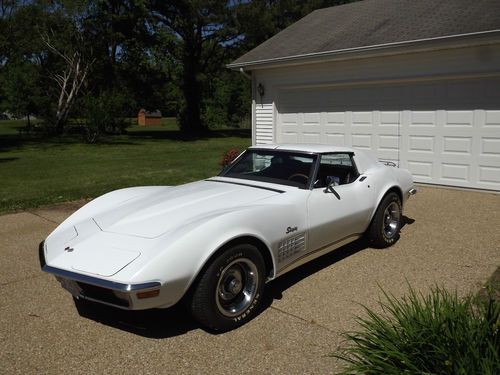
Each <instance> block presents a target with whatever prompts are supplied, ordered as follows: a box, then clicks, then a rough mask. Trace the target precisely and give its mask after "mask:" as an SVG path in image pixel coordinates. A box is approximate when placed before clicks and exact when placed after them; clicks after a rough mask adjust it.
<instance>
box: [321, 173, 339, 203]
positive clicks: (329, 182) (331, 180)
mask: <svg viewBox="0 0 500 375" xmlns="http://www.w3.org/2000/svg"><path fill="white" fill-rule="evenodd" d="M339 182H340V179H339V178H338V177H337V176H328V177H327V178H326V188H325V190H323V192H324V193H329V192H330V193H333V195H335V196H336V197H337V199H338V200H340V195H339V193H337V192H336V191H335V189H334V188H333V187H334V186H338V185H339Z"/></svg>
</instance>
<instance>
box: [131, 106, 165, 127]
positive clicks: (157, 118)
mask: <svg viewBox="0 0 500 375" xmlns="http://www.w3.org/2000/svg"><path fill="white" fill-rule="evenodd" d="M137 124H139V126H160V125H161V112H160V111H159V110H156V111H146V110H145V109H144V108H142V109H141V110H140V111H139V114H138V115H137Z"/></svg>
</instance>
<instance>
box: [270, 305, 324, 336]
mask: <svg viewBox="0 0 500 375" xmlns="http://www.w3.org/2000/svg"><path fill="white" fill-rule="evenodd" d="M270 308H271V309H273V310H276V311H278V312H280V313H282V314H285V315H287V316H289V317H292V318H295V319H298V320H300V321H302V322H304V323H306V324H313V325H315V326H318V327H320V328H323V329H324V330H327V331H328V332H332V333H333V332H334V331H332V330H331V329H330V328H328V327H327V326H324V325H322V324H319V323H317V322H315V321H314V320H307V319H304V318H302V317H301V316H298V315H295V314H292V313H289V312H288V311H285V310H282V309H280V308H278V307H274V306H270Z"/></svg>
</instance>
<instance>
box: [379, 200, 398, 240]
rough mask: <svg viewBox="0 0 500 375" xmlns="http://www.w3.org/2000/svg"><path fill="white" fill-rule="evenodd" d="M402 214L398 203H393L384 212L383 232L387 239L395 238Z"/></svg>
mask: <svg viewBox="0 0 500 375" xmlns="http://www.w3.org/2000/svg"><path fill="white" fill-rule="evenodd" d="M400 219H401V212H400V209H399V205H398V204H397V202H391V204H389V205H388V206H387V208H386V209H385V211H384V223H383V231H384V235H385V236H386V237H387V238H393V237H394V236H395V235H396V234H397V232H398V228H399V221H400Z"/></svg>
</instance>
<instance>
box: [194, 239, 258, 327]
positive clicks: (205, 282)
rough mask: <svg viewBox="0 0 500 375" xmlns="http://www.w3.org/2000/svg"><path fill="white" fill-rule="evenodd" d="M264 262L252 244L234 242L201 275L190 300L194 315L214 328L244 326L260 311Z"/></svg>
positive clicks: (204, 323)
mask: <svg viewBox="0 0 500 375" xmlns="http://www.w3.org/2000/svg"><path fill="white" fill-rule="evenodd" d="M264 274H265V264H264V259H263V258H262V254H261V253H260V252H259V250H258V249H257V248H256V247H255V246H252V245H248V244H242V245H236V246H233V247H231V248H229V249H227V250H226V251H224V252H222V253H221V254H220V255H219V256H217V257H216V258H215V259H214V260H213V261H212V262H211V263H210V264H209V265H208V267H207V268H206V269H205V270H204V271H203V273H202V274H201V275H200V277H199V279H198V281H197V283H196V284H195V286H194V289H193V293H192V297H191V299H190V301H189V304H190V310H191V313H192V315H193V317H194V318H195V319H196V320H198V321H199V322H200V323H202V324H203V325H205V326H207V327H209V328H210V329H213V330H218V331H228V330H231V329H234V328H236V327H239V326H241V325H242V324H244V323H246V322H247V321H249V320H250V319H252V318H253V317H254V316H255V314H256V313H257V309H258V307H259V305H260V303H261V299H262V291H263V287H264Z"/></svg>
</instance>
